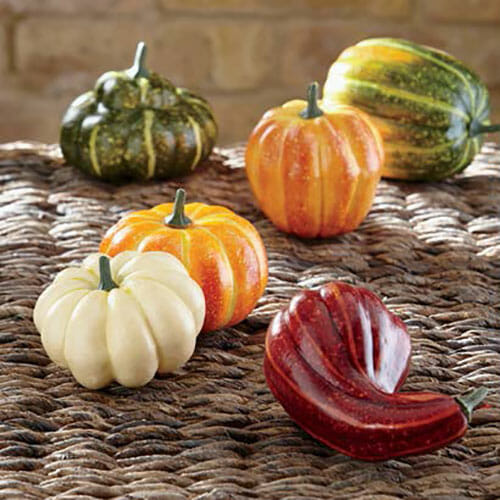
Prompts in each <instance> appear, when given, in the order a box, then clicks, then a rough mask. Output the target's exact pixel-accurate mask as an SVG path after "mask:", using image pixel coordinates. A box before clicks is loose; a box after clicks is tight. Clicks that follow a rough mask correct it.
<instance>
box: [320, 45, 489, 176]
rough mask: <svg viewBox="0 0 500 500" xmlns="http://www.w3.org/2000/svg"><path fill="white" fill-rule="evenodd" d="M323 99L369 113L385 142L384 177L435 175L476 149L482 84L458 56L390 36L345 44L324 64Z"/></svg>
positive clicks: (482, 115)
mask: <svg viewBox="0 0 500 500" xmlns="http://www.w3.org/2000/svg"><path fill="white" fill-rule="evenodd" d="M323 99H324V102H326V103H331V104H333V103H344V104H351V105H353V106H356V107H359V108H361V109H362V110H364V111H366V112H367V113H369V114H370V115H371V117H372V119H373V120H372V121H373V122H374V123H375V125H376V126H377V128H378V129H379V131H380V132H381V135H382V138H383V140H384V143H385V152H386V161H385V166H384V169H383V174H382V175H384V176H385V177H393V178H399V179H413V180H434V179H442V178H444V177H448V176H449V175H451V174H454V173H456V172H460V171H461V170H463V169H464V168H465V167H466V166H467V165H468V164H469V163H470V162H471V161H472V158H473V157H474V155H475V154H476V153H477V152H478V151H479V148H480V147H481V144H482V137H481V135H479V134H476V133H477V127H478V126H480V125H485V124H487V123H489V122H488V116H489V110H490V105H489V96H488V91H487V89H486V87H485V86H484V84H483V83H482V82H481V81H480V79H479V78H478V77H477V76H476V75H475V74H474V73H473V72H472V71H471V70H469V69H468V68H467V67H465V66H464V65H463V64H462V63H461V62H460V61H458V60H457V59H455V58H453V57H451V56H450V55H448V54H446V53H445V52H441V51H438V50H435V49H432V48H428V47H424V46H422V45H418V44H414V43H411V42H408V41H405V40H397V39H392V38H379V39H369V40H365V41H363V42H360V43H358V44H357V45H354V46H353V47H350V48H348V49H346V50H345V51H344V52H343V53H342V54H341V55H340V57H339V58H338V60H337V61H336V62H335V63H334V64H333V65H332V66H331V68H330V71H329V74H328V78H327V81H326V83H325V87H324V97H323Z"/></svg>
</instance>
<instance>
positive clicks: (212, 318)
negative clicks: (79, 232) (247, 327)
mask: <svg viewBox="0 0 500 500" xmlns="http://www.w3.org/2000/svg"><path fill="white" fill-rule="evenodd" d="M184 197H185V193H184V190H183V189H179V190H177V193H176V197H175V203H164V204H162V205H157V206H156V207H153V208H151V209H150V210H140V211H138V212H132V213H130V214H128V215H126V216H125V217H123V218H122V219H121V220H120V221H119V222H118V223H117V224H115V225H114V226H113V227H111V228H110V229H109V230H108V232H107V233H106V235H105V236H104V238H103V240H102V242H101V245H100V248H99V250H100V251H101V252H103V253H106V254H108V255H110V256H114V255H116V254H118V253H120V252H123V251H124V250H138V251H144V252H147V251H155V250H156V251H164V252H169V253H171V254H173V255H175V256H176V257H177V258H179V259H180V260H181V261H182V262H183V263H184V265H185V266H186V268H187V270H188V272H189V274H190V275H191V277H192V278H193V279H194V280H195V281H196V282H197V283H198V284H199V285H200V286H201V288H202V289H203V293H204V294H205V302H206V316H205V323H204V325H203V331H211V330H216V329H217V328H222V327H225V326H230V325H234V324H235V323H238V322H239V321H242V320H243V319H244V318H246V316H247V315H248V314H249V313H250V311H251V310H252V309H253V308H254V306H255V304H256V302H257V300H258V299H259V298H260V297H261V295H262V294H263V293H264V288H265V286H266V283H267V256H266V250H265V248H264V244H263V243H262V239H261V238H260V236H259V233H258V232H257V230H256V229H255V227H254V226H253V225H252V224H251V223H250V222H249V221H247V220H246V219H244V218H243V217H240V216H238V215H236V214H235V213H234V212H232V211H231V210H229V209H228V208H225V207H220V206H217V205H205V204H203V203H190V204H188V205H186V206H184Z"/></svg>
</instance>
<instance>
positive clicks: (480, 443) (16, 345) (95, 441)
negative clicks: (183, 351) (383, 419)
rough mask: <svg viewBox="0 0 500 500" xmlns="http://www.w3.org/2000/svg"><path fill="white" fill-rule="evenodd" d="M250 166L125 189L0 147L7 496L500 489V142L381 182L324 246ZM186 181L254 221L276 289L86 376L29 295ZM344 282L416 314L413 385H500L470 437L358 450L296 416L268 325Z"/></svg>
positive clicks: (350, 494)
mask: <svg viewBox="0 0 500 500" xmlns="http://www.w3.org/2000/svg"><path fill="white" fill-rule="evenodd" d="M239 166H242V150H241V149H227V150H218V151H217V153H216V154H215V155H213V156H212V158H211V160H210V162H208V163H207V164H206V166H205V167H202V168H201V169H200V171H199V172H198V173H197V174H195V175H194V176H192V177H190V178H188V179H186V180H182V181H180V182H177V181H175V182H174V181H171V182H154V183H148V184H142V185H138V184H132V185H124V186H119V187H114V186H110V185H107V184H104V183H99V182H97V181H95V180H91V179H89V178H87V177H84V175H83V174H80V173H79V172H77V171H76V170H75V169H73V168H71V167H69V166H65V165H64V164H63V162H62V160H61V158H60V156H59V152H58V150H57V148H55V147H49V146H43V145H40V144H28V143H15V144H10V145H5V146H3V147H0V177H1V185H2V187H1V191H0V259H1V260H0V281H1V288H0V498H8V499H15V498H19V499H31V498H36V499H38V498H47V497H56V498H154V499H156V498H158V499H172V500H181V499H198V500H226V499H234V500H237V499H247V498H258V499H276V500H285V499H286V500H298V499H302V500H305V499H330V498H335V499H344V500H350V499H365V500H368V499H374V500H390V499H398V498H407V499H435V500H445V499H446V500H452V499H453V500H457V499H458V500H460V499H469V498H480V499H485V500H490V499H491V500H493V499H498V498H500V150H499V149H498V148H496V147H494V146H493V145H491V144H490V145H487V146H486V147H485V148H484V149H483V152H482V154H481V155H480V156H479V157H478V158H477V159H476V161H475V163H474V164H473V165H472V166H471V167H469V168H468V169H467V170H466V171H465V173H464V174H463V175H461V176H459V177H457V178H455V179H451V180H448V181H445V182H441V183H429V184H406V183H401V182H387V181H383V182H382V183H381V184H380V186H379V188H378V192H377V197H376V200H375V205H374V206H373V208H372V210H371V212H370V214H369V215H368V217H367V219H366V220H365V222H364V223H363V224H362V226H361V227H360V229H359V230H357V231H356V232H353V233H351V234H347V235H344V236H341V237H337V238H333V239H331V240H326V241H325V240H323V241H300V240H298V239H296V238H293V237H288V236H286V235H285V234H282V233H280V232H278V231H277V230H276V229H274V227H273V226H272V225H271V224H270V223H269V222H268V221H267V220H266V219H265V218H264V217H263V216H262V215H261V214H260V213H259V211H258V210H257V209H256V208H255V207H254V206H253V203H252V197H251V194H250V193H249V190H248V185H247V182H246V179H245V175H244V172H243V170H242V169H238V168H231V167H239ZM179 185H182V186H184V187H186V189H187V192H188V197H189V201H203V202H208V203H219V204H223V205H226V206H228V207H229V208H231V209H232V210H235V211H236V212H238V213H239V214H240V215H243V216H244V217H247V218H249V219H250V220H252V221H253V222H254V223H255V224H256V227H257V228H258V230H259V231H260V233H261V234H262V236H263V238H264V242H265V244H266V247H267V251H268V254H269V263H270V279H269V284H268V287H267V292H266V295H265V296H264V297H263V298H262V299H261V300H260V302H259V304H258V306H257V308H256V309H255V311H254V312H253V313H252V314H251V315H250V317H249V318H248V319H247V320H246V321H244V322H243V323H241V324H240V325H237V326H236V327H233V328H228V329H226V330H224V331H219V332H215V333H212V334H207V335H202V336H201V337H199V341H198V345H197V349H196V353H195V355H194V357H193V358H192V359H191V361H190V362H189V363H188V364H187V366H186V367H185V368H184V369H183V370H182V371H180V372H178V373H176V374H175V375H170V376H163V377H157V378H155V379H154V380H153V382H152V383H151V384H149V385H148V386H147V387H144V388H142V389H140V390H130V389H125V388H122V387H119V386H117V385H114V386H112V387H110V388H109V389H108V390H105V391H99V392H93V391H90V390H87V389H84V388H82V387H80V386H79V385H77V384H76V383H75V381H74V380H73V379H72V377H71V376H70V375H69V373H68V372H66V371H64V370H62V369H59V368H57V367H56V366H55V365H54V364H53V363H50V362H49V359H48V357H47V356H46V355H45V353H44V351H43V350H42V347H41V343H40V338H39V335H38V333H37V332H36V330H35V327H34V325H33V323H32V321H31V316H32V308H33V306H34V304H35V300H36V298H37V297H38V295H39V294H40V292H41V291H42V289H43V288H44V287H45V286H46V285H47V284H48V283H49V282H50V281H51V279H52V278H53V277H54V274H55V273H56V272H57V271H59V270H61V269H62V268H64V267H65V266H67V265H68V264H69V263H71V262H73V261H79V260H81V259H82V258H83V257H84V256H85V255H86V254H88V253H90V252H93V251H96V250H97V247H98V243H99V241H100V238H101V236H102V235H103V233H104V231H105V230H106V228H107V227H109V226H110V225H111V224H113V223H114V222H115V221H116V220H117V219H118V218H119V217H120V216H121V215H123V214H124V213H125V212H127V211H129V210H132V209H140V208H145V207H149V206H152V205H155V204H158V203H162V202H165V201H169V200H171V199H172V198H173V195H174V191H175V189H176V188H177V187H178V186H179ZM332 279H340V280H344V281H346V282H349V283H353V284H356V285H361V286H366V287H368V288H370V289H371V290H373V291H374V292H376V293H377V294H379V295H380V296H381V297H383V298H384V300H385V302H386V304H387V305H388V307H389V308H390V309H391V310H392V311H394V312H395V313H397V314H398V315H400V316H401V318H402V319H403V320H404V321H405V322H406V324H407V325H408V327H409V331H410V333H411V336H412V342H413V352H414V355H413V360H412V368H411V372H410V376H409V378H408V381H407V382H406V383H405V385H404V386H403V390H405V389H408V390H426V389H430V390H439V391H441V392H444V393H448V394H458V393H463V392H465V391H466V390H467V389H469V388H470V387H475V386H478V385H485V386H487V387H489V388H490V389H491V393H490V396H489V397H488V400H487V402H488V404H489V406H488V407H484V408H482V409H479V410H477V411H476V412H475V414H474V418H473V421H472V423H471V427H470V429H469V431H468V433H467V434H466V436H465V438H464V439H462V440H461V441H459V442H456V443H454V444H452V445H451V446H449V447H448V448H446V449H442V450H439V451H437V452H435V453H433V454H430V455H424V456H419V457H411V458H403V459H398V460H391V461H388V462H385V463H378V464H377V463H375V464H373V463H362V462H357V461H355V460H352V459H350V458H348V457H345V456H342V455H340V454H338V453H335V452H333V451H331V450H329V449H328V448H326V447H325V446H322V445H321V444H319V443H317V442H316V441H314V440H313V439H311V438H310V437H308V436H307V435H306V434H305V433H304V432H302V431H301V430H300V429H299V428H298V427H296V426H295V425H294V424H293V423H292V422H291V421H290V419H289V418H288V417H287V415H286V414H285V412H284V411H283V409H282V408H281V407H280V405H279V404H278V403H277V402H276V401H275V400H274V398H273V397H272V396H271V394H270V392H269V390H268V389H267V387H266V384H265V381H264V376H263V373H262V367H261V365H262V358H263V340H264V329H265V327H266V326H267V323H268V321H269V319H270V318H271V317H272V316H273V315H274V314H275V313H276V312H277V311H278V309H279V308H280V307H281V306H282V305H284V304H285V303H286V302H287V301H288V300H289V298H290V297H291V296H292V295H293V294H294V293H295V292H296V291H297V290H298V289H300V288H301V287H307V288H309V287H315V286H318V285H321V284H323V283H326V282H328V281H330V280H332Z"/></svg>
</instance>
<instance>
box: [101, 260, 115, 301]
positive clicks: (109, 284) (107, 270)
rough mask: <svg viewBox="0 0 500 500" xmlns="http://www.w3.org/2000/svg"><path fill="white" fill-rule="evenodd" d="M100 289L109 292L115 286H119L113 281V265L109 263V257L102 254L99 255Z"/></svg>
mask: <svg viewBox="0 0 500 500" xmlns="http://www.w3.org/2000/svg"><path fill="white" fill-rule="evenodd" d="M99 278H100V279H99V287H98V289H99V290H104V291H105V292H109V291H111V290H113V288H118V285H117V284H116V283H115V282H114V281H113V278H112V277H111V267H110V265H109V257H106V256H105V255H101V256H100V257H99Z"/></svg>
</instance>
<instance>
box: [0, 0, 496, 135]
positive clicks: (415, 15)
mask: <svg viewBox="0 0 500 500" xmlns="http://www.w3.org/2000/svg"><path fill="white" fill-rule="evenodd" d="M370 36H398V37H405V38H409V39H412V40H415V41H418V42H421V43H426V44H430V45H433V46H436V47H439V48H442V49H444V50H447V51H449V52H451V53H452V54H454V55H456V56H457V57H459V58H461V59H463V60H464V61H465V62H466V63H467V64H469V65H470V66H471V67H472V68H474V69H475V70H476V71H477V72H478V73H479V74H480V75H481V76H482V77H483V78H484V80H485V81H486V83H487V85H488V86H489V87H490V89H491V93H492V101H493V103H492V105H493V116H494V118H496V119H497V120H500V0H0V40H1V41H0V68H1V73H0V75H1V76H0V142H4V141H9V140H15V139H21V138H29V139H37V140H41V141H47V142H54V141H56V140H57V137H58V123H59V120H60V117H61V114H62V113H63V111H64V109H65V108H66V106H67V105H68V104H69V102H70V101H71V100H72V98H74V97H76V96H77V95H78V94H80V93H82V92H83V91H85V90H87V89H88V88H90V87H91V86H92V85H93V83H94V81H95V79H96V77H97V76H98V75H100V74H101V73H102V72H104V71H106V70H108V69H121V68H125V67H128V66H129V65H130V64H131V59H132V57H133V52H134V48H135V44H136V42H137V41H138V40H141V39H143V40H145V41H146V42H147V43H148V46H149V66H150V67H151V68H153V69H155V70H156V71H158V72H160V73H162V74H164V75H165V76H166V77H168V78H170V79H171V80H172V81H173V82H174V83H175V84H177V85H182V86H187V87H189V88H192V89H193V90H196V91H199V92H200V93H202V94H203V95H204V96H205V97H206V98H208V99H209V101H210V102H211V103H212V105H213V107H214V109H215V113H216V116H217V119H218V122H219V124H220V129H221V137H220V143H221V144H225V143H229V142H232V141H237V140H243V139H245V138H246V137H247V135H248V133H249V131H250V130H251V128H252V126H253V125H254V124H255V123H256V121H257V120H258V119H259V117H260V116H261V115H262V113H263V112H264V111H265V110H266V109H267V108H269V107H272V106H276V105H279V104H281V103H282V102H283V101H285V100H287V99H289V98H293V97H298V96H302V95H303V94H304V90H305V86H306V84H307V83H308V82H309V81H311V80H313V79H318V80H319V81H323V80H324V78H325V76H326V72H327V69H328V67H329V65H330V64H331V62H332V61H333V60H334V59H335V58H336V56H337V55H338V54H339V52H340V51H341V50H342V49H343V48H344V47H346V46H348V45H351V44H353V43H355V42H356V41H359V40H361V39H363V38H367V37H370Z"/></svg>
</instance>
